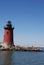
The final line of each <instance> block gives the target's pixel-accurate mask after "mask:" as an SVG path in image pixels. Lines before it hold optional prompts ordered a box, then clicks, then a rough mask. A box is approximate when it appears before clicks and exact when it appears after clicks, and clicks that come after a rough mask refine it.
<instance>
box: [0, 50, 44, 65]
mask: <svg viewBox="0 0 44 65" xmlns="http://www.w3.org/2000/svg"><path fill="white" fill-rule="evenodd" d="M0 65H44V52H21V51H0Z"/></svg>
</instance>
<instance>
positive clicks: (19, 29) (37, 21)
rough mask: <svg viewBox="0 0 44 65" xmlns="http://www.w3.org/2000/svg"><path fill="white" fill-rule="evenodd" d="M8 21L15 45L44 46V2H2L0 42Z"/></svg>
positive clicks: (0, 5) (12, 0) (22, 0)
mask: <svg viewBox="0 0 44 65" xmlns="http://www.w3.org/2000/svg"><path fill="white" fill-rule="evenodd" d="M8 20H11V22H12V25H13V26H14V27H15V29H14V43H15V45H21V46H22V45H25V46H32V45H34V46H44V0H0V42H3V35H4V29H3V27H4V26H6V23H7V21H8Z"/></svg>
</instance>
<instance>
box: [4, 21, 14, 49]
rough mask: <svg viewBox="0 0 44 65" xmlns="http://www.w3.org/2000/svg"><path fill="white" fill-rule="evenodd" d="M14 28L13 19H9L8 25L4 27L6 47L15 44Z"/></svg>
mask: <svg viewBox="0 0 44 65" xmlns="http://www.w3.org/2000/svg"><path fill="white" fill-rule="evenodd" d="M13 30H14V27H12V24H11V21H8V23H7V24H6V27H4V39H3V47H4V48H9V47H11V46H12V45H14V39H13V36H14V35H13Z"/></svg>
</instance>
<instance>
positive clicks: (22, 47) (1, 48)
mask: <svg viewBox="0 0 44 65" xmlns="http://www.w3.org/2000/svg"><path fill="white" fill-rule="evenodd" d="M0 51H33V52H44V51H43V50H41V49H38V48H37V47H33V46H32V47H25V46H15V45H13V46H10V48H4V47H3V46H0Z"/></svg>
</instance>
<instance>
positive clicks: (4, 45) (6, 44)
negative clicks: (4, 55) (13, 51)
mask: <svg viewBox="0 0 44 65" xmlns="http://www.w3.org/2000/svg"><path fill="white" fill-rule="evenodd" d="M2 46H3V47H4V48H10V47H11V46H12V45H11V44H10V43H3V45H2Z"/></svg>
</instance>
